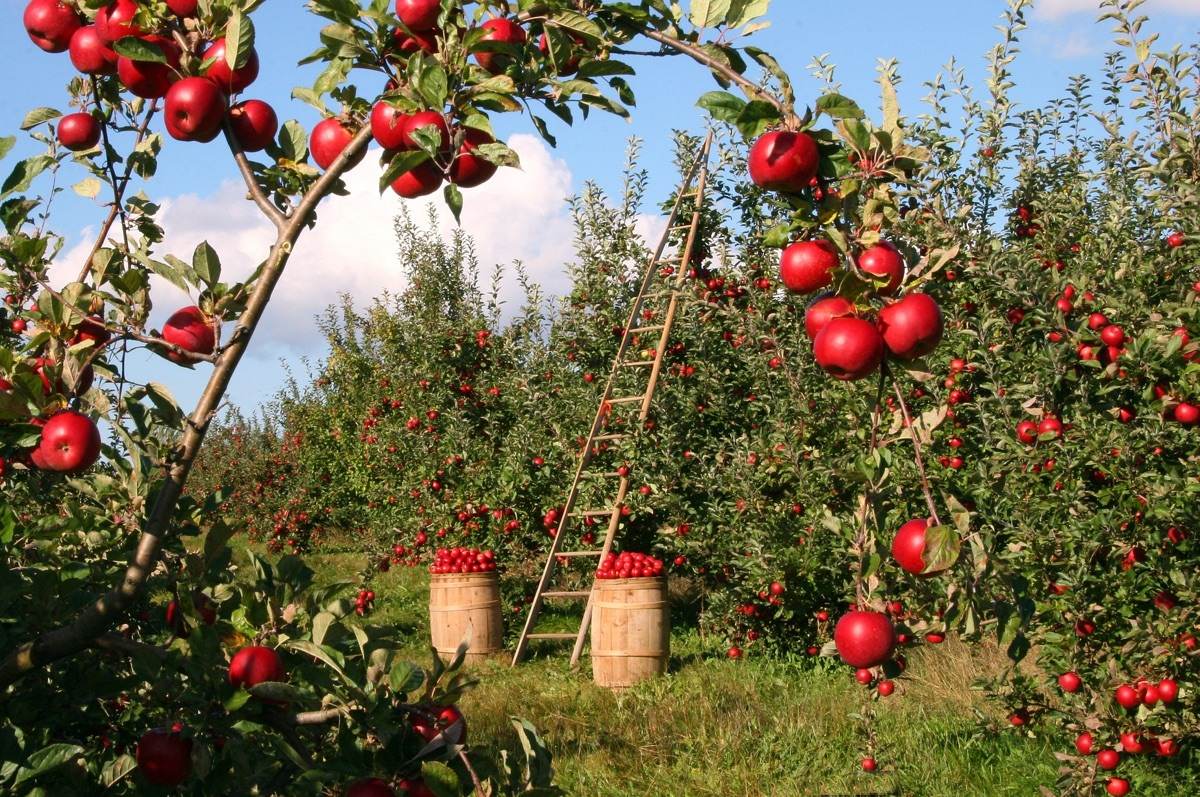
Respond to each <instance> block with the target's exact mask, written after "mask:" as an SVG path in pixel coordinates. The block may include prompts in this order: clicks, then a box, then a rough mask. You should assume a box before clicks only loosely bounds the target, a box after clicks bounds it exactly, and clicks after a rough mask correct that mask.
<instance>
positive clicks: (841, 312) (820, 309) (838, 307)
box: [804, 296, 854, 340]
mask: <svg viewBox="0 0 1200 797" xmlns="http://www.w3.org/2000/svg"><path fill="white" fill-rule="evenodd" d="M853 314H854V304H853V303H852V302H850V301H849V300H848V299H845V298H843V297H841V296H823V297H819V298H817V299H814V300H813V301H812V303H811V304H809V305H808V309H807V310H805V312H804V331H805V332H807V333H808V339H809V340H816V339H817V335H819V334H820V333H821V330H822V329H824V328H825V325H826V324H828V323H829V322H830V321H832V320H833V319H835V318H841V317H842V316H848V315H853Z"/></svg>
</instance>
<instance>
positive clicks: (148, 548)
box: [0, 127, 371, 687]
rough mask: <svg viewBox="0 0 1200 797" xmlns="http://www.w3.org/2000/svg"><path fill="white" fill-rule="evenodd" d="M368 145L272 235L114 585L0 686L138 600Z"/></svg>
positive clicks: (25, 655) (51, 634)
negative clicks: (318, 213)
mask: <svg viewBox="0 0 1200 797" xmlns="http://www.w3.org/2000/svg"><path fill="white" fill-rule="evenodd" d="M370 138H371V128H370V127H363V129H362V130H360V131H358V133H357V135H355V136H354V138H353V139H352V140H351V142H350V144H349V145H348V146H347V147H346V149H345V150H344V151H343V152H342V153H341V155H339V156H338V158H337V159H336V160H335V161H334V162H333V163H332V164H330V166H329V169H328V170H327V171H326V172H325V174H324V175H322V176H321V178H320V179H318V180H317V181H316V182H315V183H314V184H313V186H312V187H311V188H310V189H309V191H308V193H307V194H305V196H304V199H303V200H302V201H301V202H300V204H299V205H298V206H297V208H296V212H295V213H293V214H292V216H291V218H290V219H289V221H288V223H287V225H286V226H284V227H283V228H282V229H280V231H279V234H278V236H277V237H276V240H275V244H274V245H273V246H272V247H271V254H270V257H269V258H268V259H267V263H266V265H265V266H264V267H263V271H262V274H261V276H260V277H259V280H258V282H257V283H256V284H255V286H254V290H253V291H252V292H251V294H250V298H249V300H248V301H247V303H246V309H245V311H244V312H243V313H242V315H241V317H240V318H239V319H238V322H237V326H236V327H235V329H234V334H233V335H232V337H231V339H230V341H229V343H228V345H227V346H226V347H225V349H224V350H223V351H222V352H221V355H220V356H219V357H218V358H217V362H216V366H215V367H214V368H213V372H212V376H210V377H209V380H208V385H207V386H206V387H205V389H204V393H203V394H202V395H201V396H200V400H199V401H198V402H197V403H196V407H195V409H194V410H193V411H192V414H191V416H190V419H189V423H188V425H187V428H186V429H185V430H184V432H183V434H182V436H181V438H180V440H179V444H178V446H177V447H176V449H175V457H174V460H173V463H172V464H171V466H170V469H169V470H168V472H167V476H166V478H165V479H164V480H163V483H162V486H161V487H160V488H159V491H158V495H157V497H156V499H155V501H154V506H153V508H152V509H151V510H150V514H149V517H148V518H147V519H146V523H145V526H144V527H143V530H142V535H141V538H140V539H139V540H138V544H137V548H136V549H135V551H134V553H133V555H132V556H131V557H130V560H129V564H128V565H127V567H126V570H125V575H124V577H123V578H122V579H121V583H120V584H118V585H117V586H115V587H114V588H113V589H111V590H110V591H109V592H108V593H106V594H105V595H103V596H102V597H100V598H99V599H97V600H96V602H95V603H94V604H92V605H91V606H89V607H88V608H87V609H85V610H84V611H83V612H82V613H81V614H80V615H79V616H78V617H76V618H75V620H73V621H72V622H71V623H70V624H68V625H64V626H61V627H59V628H56V629H54V630H52V631H47V632H46V633H44V634H42V635H41V636H39V637H38V638H37V639H35V640H33V641H32V642H27V643H25V644H23V645H21V646H20V647H18V648H17V649H16V650H14V651H13V652H11V653H10V654H9V655H8V656H7V657H5V659H4V661H3V662H0V687H7V686H8V685H10V684H12V683H13V682H14V681H16V680H17V679H18V678H20V677H21V676H23V675H25V674H26V673H28V672H30V671H31V670H34V669H36V668H38V667H44V666H45V665H47V664H50V663H52V662H54V661H57V660H59V659H62V658H65V657H67V656H71V655H74V654H76V653H79V652H80V651H82V650H84V649H85V648H87V647H88V646H89V645H90V644H91V643H92V641H93V640H95V639H96V638H98V637H99V636H100V635H101V634H103V633H104V632H105V631H107V630H108V629H109V628H110V627H111V625H112V624H113V622H115V621H116V619H117V618H118V617H120V616H121V614H122V613H123V612H124V611H125V609H127V608H128V607H129V605H130V604H131V603H133V601H134V600H136V598H137V597H138V595H139V594H140V593H141V591H142V589H143V587H144V586H145V584H146V580H147V579H148V578H149V576H150V574H151V573H152V572H153V571H154V568H155V566H156V565H157V564H158V557H159V553H160V551H161V548H162V541H163V538H164V536H165V535H166V534H167V532H168V530H169V526H170V522H171V517H172V515H173V514H174V512H175V504H176V502H177V501H178V500H179V496H180V494H181V493H182V492H183V486H184V483H185V482H186V481H187V477H188V473H189V472H190V471H191V469H192V463H193V462H194V461H195V458H196V455H197V453H199V451H200V445H201V444H202V443H203V442H204V436H205V434H206V433H207V431H208V426H209V424H210V423H211V422H212V419H213V418H214V417H215V416H216V413H217V408H218V407H219V406H220V403H221V401H222V399H223V398H224V396H225V391H226V390H227V389H228V387H229V381H230V379H231V378H232V377H233V373H234V371H235V370H236V369H237V365H238V363H239V362H240V361H241V359H242V355H243V354H245V352H246V347H247V346H248V345H249V343H250V338H251V336H252V335H253V334H254V330H255V328H256V327H257V326H258V322H259V320H260V319H261V318H262V314H263V311H264V310H265V309H266V307H267V303H268V302H269V301H270V299H271V293H272V292H273V291H274V289H275V286H276V284H278V282H279V278H280V277H281V276H282V275H283V270H284V267H285V266H286V265H287V262H288V258H290V257H291V254H292V250H293V248H294V247H295V244H296V241H297V240H298V239H299V237H300V235H301V233H302V232H303V231H304V229H305V227H306V226H307V225H308V222H309V219H310V217H311V215H312V213H313V211H314V210H315V209H316V207H317V204H318V203H319V202H320V201H321V199H323V198H324V197H325V196H326V195H327V194H328V193H329V192H330V191H331V190H332V189H333V187H334V184H335V183H336V182H337V181H338V179H339V178H340V177H341V175H342V173H343V172H344V171H346V169H347V167H348V166H349V165H350V163H351V162H352V159H353V158H355V157H356V156H357V155H358V154H359V152H361V151H362V150H363V148H365V147H366V146H367V142H368V141H369V140H370Z"/></svg>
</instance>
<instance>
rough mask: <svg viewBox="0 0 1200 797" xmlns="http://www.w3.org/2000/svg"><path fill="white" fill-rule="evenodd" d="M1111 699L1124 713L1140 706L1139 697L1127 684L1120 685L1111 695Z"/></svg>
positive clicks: (1140, 699) (1140, 700)
mask: <svg viewBox="0 0 1200 797" xmlns="http://www.w3.org/2000/svg"><path fill="white" fill-rule="evenodd" d="M1113 698H1114V699H1115V700H1116V701H1117V703H1118V704H1119V705H1120V706H1121V708H1123V709H1125V710H1126V711H1133V710H1134V709H1135V708H1137V707H1138V706H1140V705H1141V704H1142V698H1141V695H1139V694H1138V693H1137V690H1136V689H1134V688H1133V687H1132V686H1130V685H1129V684H1121V685H1120V686H1118V687H1117V691H1116V692H1114V693H1113Z"/></svg>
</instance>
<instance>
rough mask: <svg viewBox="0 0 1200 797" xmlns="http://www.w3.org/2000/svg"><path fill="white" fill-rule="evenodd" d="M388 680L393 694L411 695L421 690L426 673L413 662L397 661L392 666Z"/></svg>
mask: <svg viewBox="0 0 1200 797" xmlns="http://www.w3.org/2000/svg"><path fill="white" fill-rule="evenodd" d="M388 679H389V681H390V683H391V686H392V691H393V692H395V693H396V694H398V695H404V694H409V693H410V692H415V691H416V690H417V689H420V688H421V684H422V683H424V682H425V671H424V670H423V669H421V668H420V667H418V666H417V665H415V664H413V663H412V662H408V661H401V660H397V661H395V662H394V663H393V664H392V669H391V672H389V673H388Z"/></svg>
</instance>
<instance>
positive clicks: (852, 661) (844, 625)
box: [833, 609, 896, 668]
mask: <svg viewBox="0 0 1200 797" xmlns="http://www.w3.org/2000/svg"><path fill="white" fill-rule="evenodd" d="M833 642H834V645H836V646H837V651H838V655H840V656H841V657H842V661H844V662H846V663H847V664H849V665H850V666H851V667H861V668H869V667H878V666H879V665H880V664H883V663H884V662H885V661H887V660H888V659H889V658H891V655H892V651H893V650H895V648H896V629H895V628H894V627H893V626H892V621H891V620H889V619H888V616H887V615H886V614H883V613H882V612H872V611H864V610H860V609H853V610H851V611H849V612H846V613H845V614H843V615H842V616H841V618H840V619H839V620H838V622H837V626H836V627H835V628H834V631H833Z"/></svg>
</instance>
